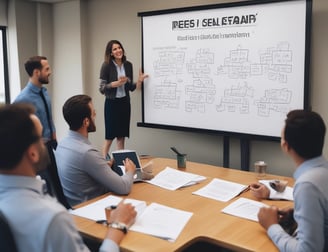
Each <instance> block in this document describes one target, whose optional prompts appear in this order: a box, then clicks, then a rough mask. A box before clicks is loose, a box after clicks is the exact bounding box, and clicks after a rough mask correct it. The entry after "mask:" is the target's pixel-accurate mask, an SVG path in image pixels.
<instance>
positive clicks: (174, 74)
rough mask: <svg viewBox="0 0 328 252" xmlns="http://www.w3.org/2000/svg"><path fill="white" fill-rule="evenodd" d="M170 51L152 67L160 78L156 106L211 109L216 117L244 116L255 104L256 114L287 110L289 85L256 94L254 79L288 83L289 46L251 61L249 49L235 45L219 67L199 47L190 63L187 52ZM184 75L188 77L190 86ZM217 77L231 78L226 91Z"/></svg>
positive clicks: (211, 53)
mask: <svg viewBox="0 0 328 252" xmlns="http://www.w3.org/2000/svg"><path fill="white" fill-rule="evenodd" d="M174 49H175V50H172V51H171V50H168V49H164V50H161V51H159V52H158V58H157V59H156V60H155V61H154V63H153V66H154V73H155V77H156V78H158V79H159V80H160V81H159V83H158V84H157V85H156V88H155V92H154V97H153V105H154V108H157V109H163V108H168V109H177V110H179V109H182V108H181V106H184V108H183V109H184V110H185V111H186V112H198V113H206V109H207V107H208V106H211V105H212V106H215V111H216V112H218V113H219V112H234V113H241V114H246V113H250V107H251V106H254V107H256V108H257V114H258V116H269V115H270V112H278V113H279V112H282V113H286V111H288V109H289V104H290V102H291V96H292V92H291V91H290V90H288V88H287V87H284V88H282V89H276V88H273V89H265V90H263V91H262V93H260V94H258V95H257V96H256V92H255V91H256V89H258V87H256V85H252V80H254V79H255V78H262V79H266V80H267V81H273V82H278V83H282V84H287V82H288V75H289V74H290V73H292V69H293V61H292V55H293V52H292V50H291V49H290V45H289V43H288V42H280V43H279V44H278V45H276V46H275V47H270V48H266V49H264V50H260V51H259V52H258V58H257V59H256V60H253V61H252V60H250V58H249V56H250V50H249V49H245V48H242V47H241V46H238V48H236V49H232V50H230V51H229V52H228V55H229V57H225V58H223V59H222V61H223V64H222V65H220V66H216V64H215V57H218V56H216V55H215V53H214V51H213V50H210V49H208V48H201V49H198V50H197V51H196V53H195V55H192V56H193V57H189V61H187V59H186V50H183V49H180V50H178V49H177V48H174ZM213 69H214V70H213ZM183 76H189V78H188V80H189V82H186V78H183ZM221 76H223V77H227V79H228V80H230V81H229V82H230V84H229V87H227V86H224V87H223V88H222V87H221V88H220V87H218V86H219V85H220V86H222V84H220V82H222V81H220V77H221ZM231 80H232V81H231ZM241 80H243V81H244V82H241ZM214 82H216V84H215V83H214ZM220 90H221V92H220Z"/></svg>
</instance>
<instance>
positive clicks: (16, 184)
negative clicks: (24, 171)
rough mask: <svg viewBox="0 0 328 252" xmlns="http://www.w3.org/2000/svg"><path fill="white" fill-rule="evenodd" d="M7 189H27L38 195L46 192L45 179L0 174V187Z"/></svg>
mask: <svg viewBox="0 0 328 252" xmlns="http://www.w3.org/2000/svg"><path fill="white" fill-rule="evenodd" d="M1 187H2V188H5V189H6V190H8V189H27V190H31V191H34V192H36V193H38V194H40V195H44V194H46V191H47V189H46V188H47V186H46V184H45V181H43V180H41V179H39V178H37V177H29V176H17V175H7V174H6V175H5V174H0V188H1Z"/></svg>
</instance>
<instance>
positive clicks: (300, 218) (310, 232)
mask: <svg viewBox="0 0 328 252" xmlns="http://www.w3.org/2000/svg"><path fill="white" fill-rule="evenodd" d="M325 133H326V126H325V123H324V121H323V119H322V118H321V117H320V115H318V114H317V113H315V112H312V111H304V110H293V111H291V112H289V113H288V114H287V119H286V120H285V126H284V128H283V130H282V133H281V148H282V150H283V151H284V152H285V153H286V154H287V155H288V156H290V158H291V159H292V160H293V161H294V163H295V166H296V170H295V172H294V178H295V185H294V190H293V195H294V206H295V207H294V211H293V212H292V211H290V210H287V211H286V210H283V209H278V208H277V207H275V206H271V207H263V208H261V209H260V211H259V212H258V219H259V223H260V224H261V225H262V227H264V228H265V229H266V230H267V234H268V235H269V237H270V238H271V239H272V241H273V242H274V243H275V245H276V246H277V247H278V249H279V250H280V251H328V184H327V181H328V162H327V160H326V159H325V158H324V157H323V156H322V149H323V145H324V139H325ZM291 213H292V214H293V217H294V219H295V222H296V224H297V230H296V233H295V234H291V233H289V232H288V231H286V230H284V227H283V226H282V225H279V223H280V222H281V220H284V219H285V220H287V222H289V221H288V219H290V218H289V217H288V215H290V214H291ZM286 216H287V218H286Z"/></svg>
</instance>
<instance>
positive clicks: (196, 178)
mask: <svg viewBox="0 0 328 252" xmlns="http://www.w3.org/2000/svg"><path fill="white" fill-rule="evenodd" d="M205 179H206V177H204V176H200V175H197V174H193V173H190V172H184V171H178V170H176V169H173V168H170V167H166V168H165V169H164V170H163V171H161V172H160V173H158V174H157V175H156V176H155V177H154V178H153V179H151V180H147V181H145V182H148V183H150V184H153V185H156V186H159V187H162V188H165V189H168V190H172V191H173V190H176V189H178V188H180V187H184V186H189V185H194V184H196V183H198V182H201V181H203V180H205Z"/></svg>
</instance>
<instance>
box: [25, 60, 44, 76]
mask: <svg viewBox="0 0 328 252" xmlns="http://www.w3.org/2000/svg"><path fill="white" fill-rule="evenodd" d="M41 60H47V57H44V56H33V57H31V58H29V59H28V60H27V61H26V62H25V70H26V72H27V74H28V76H30V77H31V76H32V75H33V71H34V70H35V69H39V70H41V69H42V64H41Z"/></svg>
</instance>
